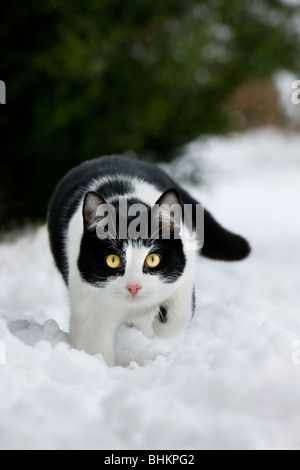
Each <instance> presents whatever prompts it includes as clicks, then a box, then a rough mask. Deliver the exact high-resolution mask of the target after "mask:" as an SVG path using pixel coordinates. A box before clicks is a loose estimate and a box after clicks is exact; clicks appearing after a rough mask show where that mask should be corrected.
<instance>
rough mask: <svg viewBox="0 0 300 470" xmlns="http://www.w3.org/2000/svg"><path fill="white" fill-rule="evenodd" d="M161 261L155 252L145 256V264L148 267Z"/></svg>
mask: <svg viewBox="0 0 300 470" xmlns="http://www.w3.org/2000/svg"><path fill="white" fill-rule="evenodd" d="M160 262H161V257H160V256H159V255H157V254H156V253H151V254H150V255H148V256H147V258H146V260H145V264H146V266H147V267H148V268H156V267H157V266H158V265H159V264H160Z"/></svg>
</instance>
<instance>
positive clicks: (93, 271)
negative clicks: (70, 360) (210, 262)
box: [78, 190, 187, 308]
mask: <svg viewBox="0 0 300 470" xmlns="http://www.w3.org/2000/svg"><path fill="white" fill-rule="evenodd" d="M141 205H142V203H141V201H137V200H132V199H130V198H128V199H126V198H125V197H122V198H119V199H118V202H117V201H115V202H113V203H111V204H110V205H109V207H110V208H111V209H113V212H114V213H112V212H111V211H109V210H108V205H107V204H106V202H105V200H104V199H102V197H101V196H100V195H99V194H97V193H95V192H89V193H87V194H86V196H85V199H84V202H83V224H84V233H83V236H82V240H81V247H80V255H79V258H78V269H79V272H80V275H81V278H82V280H83V281H84V282H87V283H89V284H90V285H91V286H93V287H94V288H96V289H99V293H100V292H101V298H102V299H103V301H105V302H107V303H113V304H114V305H116V304H118V305H120V308H121V307H122V306H123V307H124V305H126V304H128V305H131V306H132V307H134V306H137V307H138V306H151V305H156V304H157V303H159V302H163V301H164V300H165V299H166V298H167V297H169V296H170V295H171V294H172V292H174V290H175V289H176V286H177V284H178V282H179V281H180V279H181V278H182V276H183V274H184V272H185V269H186V264H187V259H186V254H185V251H184V244H183V241H182V239H181V237H180V223H181V220H179V219H180V218H181V215H180V212H178V213H177V214H176V213H175V212H174V210H172V208H173V209H174V207H181V205H180V200H179V195H178V193H177V192H176V191H175V190H169V191H166V192H165V193H164V194H163V195H162V196H161V197H160V198H159V199H158V201H157V202H156V204H155V205H154V206H153V207H149V206H145V205H144V204H143V207H141ZM133 207H134V208H135V209H134V210H133V211H132V208H133ZM133 213H135V215H133ZM137 213H138V216H137ZM167 224H168V226H167ZM153 227H154V229H153ZM157 227H158V228H157ZM126 228H127V230H126ZM124 230H125V232H124ZM124 303H125V304H124Z"/></svg>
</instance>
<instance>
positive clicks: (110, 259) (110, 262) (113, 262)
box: [105, 255, 121, 269]
mask: <svg viewBox="0 0 300 470" xmlns="http://www.w3.org/2000/svg"><path fill="white" fill-rule="evenodd" d="M105 261H106V264H107V266H108V267H109V268H111V269H117V268H119V267H120V265H121V258H119V256H117V255H108V256H107V257H106V260H105Z"/></svg>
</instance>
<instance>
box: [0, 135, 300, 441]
mask: <svg viewBox="0 0 300 470" xmlns="http://www.w3.org/2000/svg"><path fill="white" fill-rule="evenodd" d="M299 157H300V135H298V134H296V133H287V132H283V131H280V130H278V129H272V128H266V129H257V130H253V131H249V132H247V133H245V134H239V135H232V136H228V137H211V138H206V139H200V140H198V141H196V142H193V143H192V144H191V145H189V146H188V147H187V148H186V149H185V154H184V156H183V157H182V158H180V159H179V160H177V161H176V162H174V163H173V164H172V165H171V166H170V167H169V168H168V171H169V172H170V173H171V174H173V175H175V176H177V177H179V178H180V179H181V180H182V181H183V182H184V183H185V184H186V185H187V186H188V187H189V190H190V191H192V193H193V194H194V195H196V196H197V197H199V198H200V200H201V201H202V202H204V204H205V205H206V207H207V208H208V209H209V210H210V211H211V212H212V213H213V214H214V215H215V216H216V218H217V219H218V220H220V221H221V222H222V223H223V224H224V225H226V227H228V228H231V229H232V230H235V231H237V232H238V233H241V234H243V235H244V236H246V237H247V238H248V239H249V241H250V243H251V245H252V255H251V257H250V258H249V259H248V260H246V261H244V262H241V263H235V264H230V263H229V264H226V263H222V262H213V261H209V260H206V259H202V258H199V262H198V265H197V276H196V287H197V298H198V305H197V311H196V315H195V318H194V319H193V321H192V322H191V323H190V325H189V326H188V327H187V328H186V330H185V331H184V332H182V333H181V334H180V335H179V336H177V337H176V338H173V339H171V340H161V339H158V338H157V339H153V340H151V339H148V338H145V337H144V336H143V335H142V334H141V333H139V332H138V331H136V330H134V329H132V328H127V327H125V326H123V327H121V328H120V330H119V331H118V334H117V339H116V350H117V363H118V366H117V367H115V368H108V367H107V366H106V365H105V363H104V361H103V359H102V357H101V355H97V356H89V355H88V354H86V353H84V352H82V351H77V350H75V349H72V348H71V347H70V346H69V343H68V334H67V332H68V320H69V302H68V295H67V292H66V288H65V286H64V284H63V282H62V280H61V278H60V275H59V274H58V272H57V271H56V268H55V267H54V265H53V261H52V258H51V255H50V252H49V246H48V241H47V233H46V229H45V227H40V228H38V229H35V230H34V229H31V230H30V229H28V230H27V231H26V233H22V234H19V236H18V237H13V238H12V240H5V241H4V242H2V244H0V299H1V300H0V344H1V345H2V346H3V345H5V352H6V354H5V356H6V358H5V359H6V360H5V364H1V362H0V382H1V387H0V418H1V419H0V448H2V449H109V450H115V449H169V450H171V449H299V448H300V437H299V436H300V419H299V418H300V416H299V415H300V408H299V395H300V368H299V367H300V365H299V362H300V361H299V357H300V354H299V350H300V347H299V344H300V343H299V340H300V315H299V313H300V276H299V270H300V250H299V241H300V219H299V201H300V184H299V181H300V158H299ZM203 171H204V175H205V181H206V184H205V185H204V186H201V187H198V186H197V185H193V186H191V184H190V183H189V176H190V175H193V178H194V179H195V180H196V179H197V178H198V177H199V175H201V173H202V172H203ZM2 356H3V355H2ZM126 366H130V367H126Z"/></svg>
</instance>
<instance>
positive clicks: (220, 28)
mask: <svg viewBox="0 0 300 470" xmlns="http://www.w3.org/2000/svg"><path fill="white" fill-rule="evenodd" d="M294 14H295V9H293V8H289V7H287V6H284V5H282V4H281V3H280V2H278V1H276V0H272V1H271V0H270V1H268V0H252V1H247V0H243V1H242V2H238V1H233V0H232V1H230V2H229V1H228V0H207V1H205V2H201V1H199V0H164V1H163V2H153V1H150V0H143V1H142V2H141V1H137V0H130V1H121V0H118V1H117V0H85V2H69V1H66V0H43V1H40V0H26V2H24V1H23V2H21V1H15V0H11V1H10V2H6V3H5V4H3V5H2V6H1V17H2V21H1V27H0V48H1V54H0V57H1V67H0V70H1V73H0V79H1V80H4V81H5V82H6V86H7V104H6V105H5V106H4V107H3V106H2V108H1V111H2V113H1V118H0V132H1V175H0V198H1V202H0V223H1V226H2V227H4V226H7V224H9V223H11V222H12V221H16V220H17V221H19V222H21V221H23V220H24V219H29V220H37V219H44V218H45V216H46V211H47V204H48V200H49V197H50V196H51V193H52V191H53V188H54V185H55V184H56V182H57V181H58V179H59V178H60V177H61V176H63V175H64V173H65V172H66V171H68V170H69V169H70V168H71V167H72V166H74V165H76V164H78V163H79V162H81V161H83V160H86V159H90V158H93V157H96V156H98V155H102V154H111V153H123V152H125V151H128V150H131V151H134V152H136V153H137V154H138V155H139V156H140V157H141V158H150V159H154V160H158V159H165V160H166V159H170V158H172V156H173V155H174V151H175V150H176V149H177V148H178V147H180V146H181V145H182V144H184V143H186V142H187V141H189V140H191V139H193V138H195V137H197V136H198V135H199V134H203V133H216V132H224V131H226V130H227V115H226V112H225V111H224V110H225V109H226V108H225V106H224V105H225V104H226V102H227V100H228V98H229V97H230V96H231V95H232V94H233V92H234V91H235V90H236V89H237V87H238V86H239V85H240V84H241V83H243V82H245V81H246V80H251V79H264V80H265V79H268V78H269V77H270V76H271V75H272V74H273V73H274V72H275V71H276V70H278V69H281V68H285V69H291V70H299V38H298V37H297V36H296V34H295V33H294V29H293V27H292V17H293V15H294Z"/></svg>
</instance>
